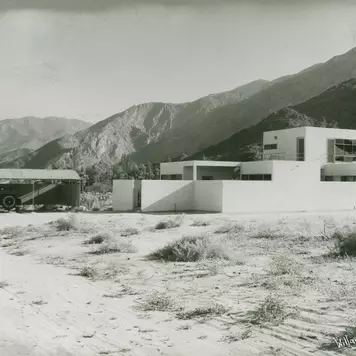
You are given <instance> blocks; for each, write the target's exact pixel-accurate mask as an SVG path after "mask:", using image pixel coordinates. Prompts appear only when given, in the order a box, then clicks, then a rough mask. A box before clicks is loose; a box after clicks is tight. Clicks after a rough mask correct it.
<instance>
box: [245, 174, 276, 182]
mask: <svg viewBox="0 0 356 356" xmlns="http://www.w3.org/2000/svg"><path fill="white" fill-rule="evenodd" d="M241 180H257V181H261V180H272V175H271V174H243V175H242V176H241Z"/></svg>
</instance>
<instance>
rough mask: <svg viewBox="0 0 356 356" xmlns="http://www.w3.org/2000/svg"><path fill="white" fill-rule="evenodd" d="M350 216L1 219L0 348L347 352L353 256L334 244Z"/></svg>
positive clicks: (10, 351)
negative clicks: (343, 341) (346, 341)
mask: <svg viewBox="0 0 356 356" xmlns="http://www.w3.org/2000/svg"><path fill="white" fill-rule="evenodd" d="M355 223H356V212H339V213H328V214H325V213H324V214H322V213H313V214H311V213H296V214H273V215H272V214H263V215H224V214H185V215H184V214H181V215H178V214H177V215H174V214H173V215H164V214H139V213H127V214H114V213H76V214H69V213H27V214H16V213H7V214H1V215H0V228H1V230H0V316H1V323H0V355H1V356H10V355H21V356H25V355H33V356H52V355H53V356H54V355H58V356H67V355H73V356H74V355H78V356H79V355H80V356H81V355H83V356H91V355H127V356H156V355H157V356H158V355H160V356H163V355H169V356H178V355H179V356H183V355H184V356H187V355H197V354H201V355H205V356H223V355H224V356H225V355H226V356H227V355H236V356H237V355H238V356H244V355H248V356H250V355H251V356H254V355H275V356H278V355H296V356H306V355H340V354H343V355H353V354H356V353H355V351H354V349H353V343H352V342H353V338H354V337H356V331H355V330H356V328H355V327H354V326H355V322H356V313H355V311H356V294H355V291H356V277H355V272H356V260H355V259H354V258H353V257H352V256H348V255H345V254H343V255H341V254H340V253H338V252H337V246H338V245H337V239H336V238H335V236H336V235H335V233H336V232H339V234H352V233H353V229H354V228H355ZM339 252H340V250H339ZM341 338H344V339H343V340H345V339H348V340H350V343H349V344H347V345H346V344H345V345H341V344H340V343H339V344H338V342H337V340H339V341H340V340H341ZM355 340H356V339H355ZM342 346H344V347H342Z"/></svg>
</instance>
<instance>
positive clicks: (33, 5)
mask: <svg viewBox="0 0 356 356" xmlns="http://www.w3.org/2000/svg"><path fill="white" fill-rule="evenodd" d="M354 1H355V0H0V11H8V10H20V9H39V10H52V11H65V12H98V11H107V10H111V9H115V8H119V7H135V6H140V5H146V6H149V5H161V6H167V7H171V6H191V7H221V6H224V5H238V4H260V5H262V4H264V5H290V4H300V5H306V4H325V3H335V4H340V3H341V2H343V3H346V2H349V3H353V2H354Z"/></svg>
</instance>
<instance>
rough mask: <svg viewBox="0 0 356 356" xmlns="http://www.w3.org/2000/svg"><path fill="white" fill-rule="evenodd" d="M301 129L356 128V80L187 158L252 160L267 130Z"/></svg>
mask: <svg viewBox="0 0 356 356" xmlns="http://www.w3.org/2000/svg"><path fill="white" fill-rule="evenodd" d="M298 126H326V127H339V128H343V129H356V79H350V80H348V81H345V82H343V83H341V84H339V85H337V86H334V87H332V88H330V89H328V90H326V91H325V92H324V93H322V94H320V95H318V96H316V97H314V98H312V99H310V100H307V101H306V102H304V103H302V104H299V105H296V106H291V107H288V108H285V109H282V110H279V111H278V112H276V113H273V114H271V115H269V116H268V117H267V118H265V119H264V120H262V121H261V122H259V123H258V124H256V125H254V126H252V127H249V128H247V129H245V130H242V131H240V132H238V133H236V134H235V135H233V136H231V137H230V138H229V139H227V140H225V141H222V142H220V143H219V144H217V145H215V146H210V147H209V148H207V149H205V150H202V151H201V152H199V153H197V154H194V155H192V156H190V157H188V158H187V160H189V159H201V158H202V157H203V156H205V157H206V158H208V159H216V160H234V161H235V160H236V161H248V160H253V159H254V158H255V154H256V147H258V145H259V144H261V143H262V135H263V132H265V131H271V130H280V129H285V128H291V127H298Z"/></svg>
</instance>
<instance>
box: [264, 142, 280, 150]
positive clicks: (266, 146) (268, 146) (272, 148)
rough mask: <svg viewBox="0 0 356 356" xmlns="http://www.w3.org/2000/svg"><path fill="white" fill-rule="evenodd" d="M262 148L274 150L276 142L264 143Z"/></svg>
mask: <svg viewBox="0 0 356 356" xmlns="http://www.w3.org/2000/svg"><path fill="white" fill-rule="evenodd" d="M263 149H265V150H276V149H277V144H276V143H272V144H270V145H264V146H263Z"/></svg>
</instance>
